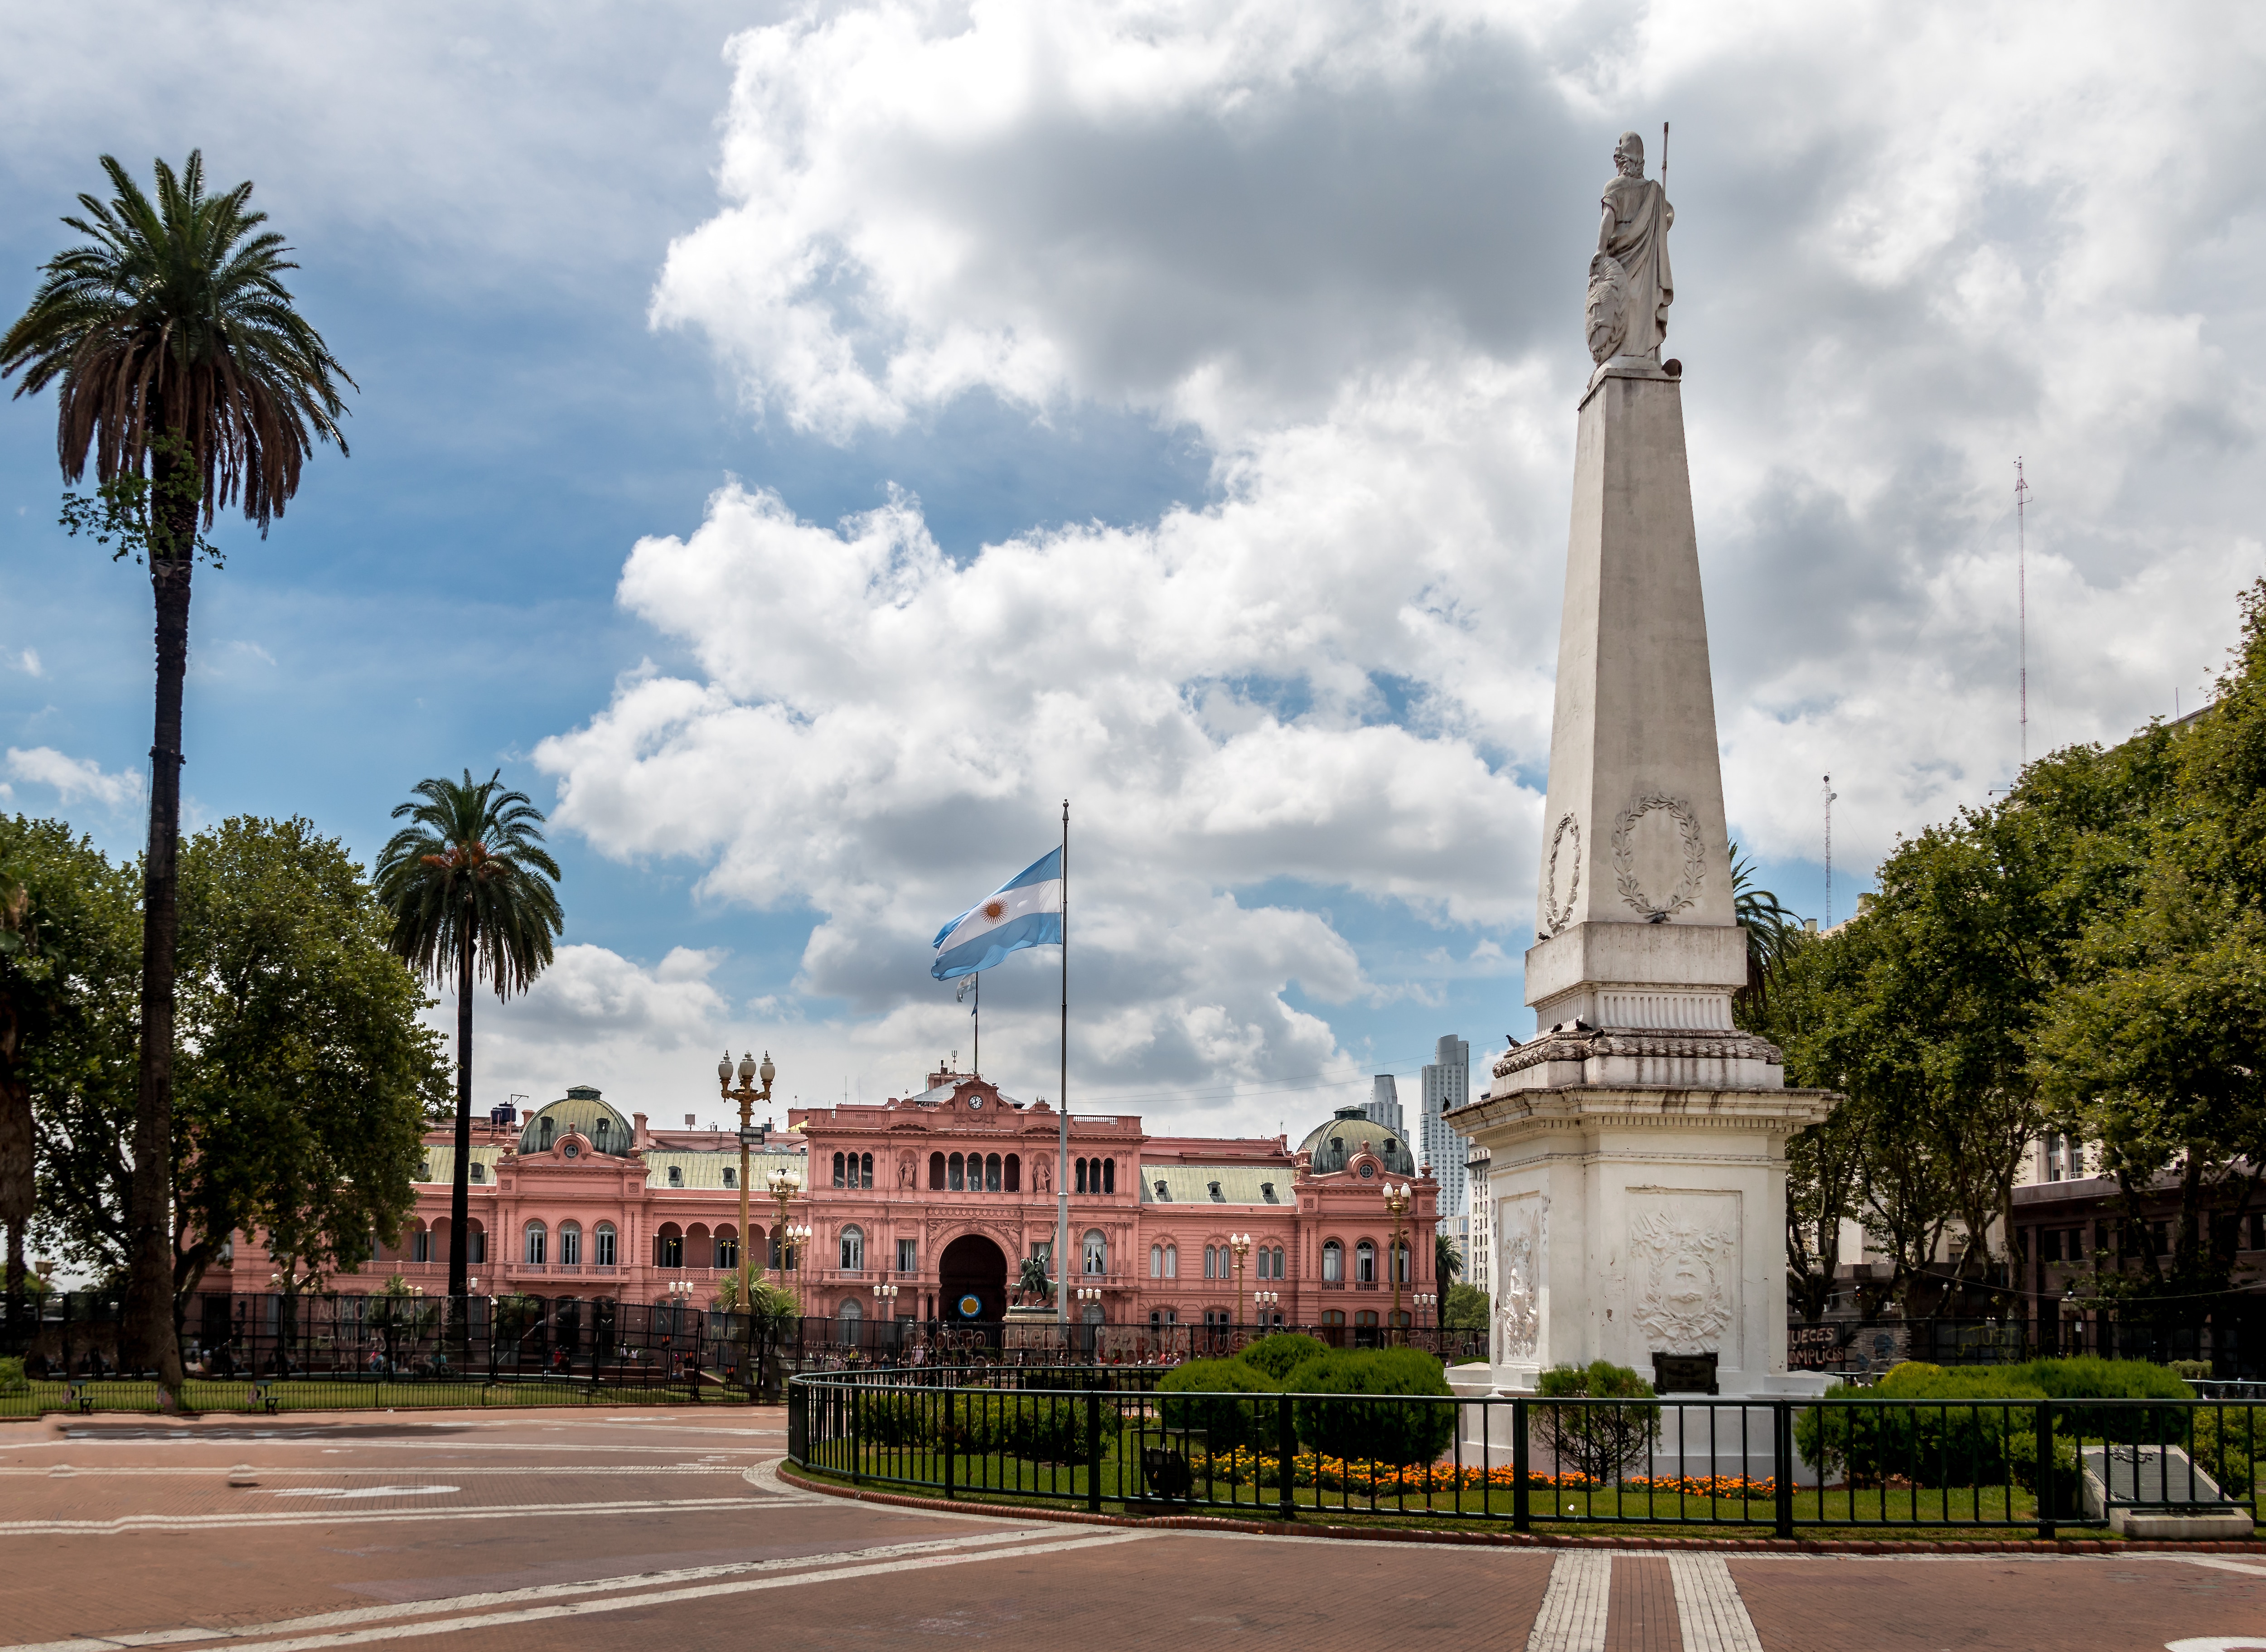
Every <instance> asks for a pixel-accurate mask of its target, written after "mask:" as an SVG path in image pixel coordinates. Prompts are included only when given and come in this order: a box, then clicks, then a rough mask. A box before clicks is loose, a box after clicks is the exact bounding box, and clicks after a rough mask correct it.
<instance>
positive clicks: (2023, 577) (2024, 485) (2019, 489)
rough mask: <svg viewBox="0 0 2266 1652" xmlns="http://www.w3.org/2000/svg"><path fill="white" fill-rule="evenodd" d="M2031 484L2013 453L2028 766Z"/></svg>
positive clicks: (2019, 655)
mask: <svg viewBox="0 0 2266 1652" xmlns="http://www.w3.org/2000/svg"><path fill="white" fill-rule="evenodd" d="M2029 502H2030V485H2029V483H2028V481H2027V480H2026V479H2024V478H2023V476H2022V458H2021V455H2020V454H2016V455H2015V456H2014V650H2015V653H2014V658H2015V667H2016V681H2017V683H2018V685H2019V692H2020V693H2021V719H2022V767H2023V768H2025V769H2027V768H2028V767H2029V766H2030V545H2029V535H2028V506H2029Z"/></svg>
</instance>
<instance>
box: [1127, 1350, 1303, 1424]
mask: <svg viewBox="0 0 2266 1652" xmlns="http://www.w3.org/2000/svg"><path fill="white" fill-rule="evenodd" d="M1269 1340H1270V1341H1273V1340H1275V1339H1272V1338H1270V1339H1269ZM1254 1346H1256V1345H1255V1344H1254ZM1282 1391H1283V1385H1282V1384H1280V1383H1278V1382H1276V1380H1275V1379H1274V1378H1271V1377H1269V1376H1268V1374H1267V1373H1266V1372H1265V1371H1261V1370H1259V1369H1258V1368H1257V1367H1255V1366H1253V1365H1248V1364H1246V1363H1244V1362H1243V1361H1241V1360H1239V1359H1192V1360H1188V1361H1185V1362H1183V1363H1181V1364H1178V1365H1175V1366H1174V1367H1173V1369H1172V1370H1171V1371H1167V1372H1166V1374H1165V1376H1164V1378H1163V1379H1162V1380H1161V1381H1159V1383H1158V1384H1157V1393H1158V1394H1159V1396H1161V1397H1162V1400H1163V1407H1162V1411H1163V1416H1164V1421H1165V1426H1166V1428H1168V1429H1201V1430H1202V1433H1203V1436H1204V1444H1206V1445H1208V1446H1209V1447H1210V1449H1211V1450H1213V1451H1233V1450H1234V1449H1235V1448H1236V1447H1237V1446H1239V1445H1255V1446H1258V1447H1260V1448H1261V1449H1265V1448H1267V1447H1269V1446H1272V1445H1273V1444H1275V1436H1276V1431H1277V1430H1276V1406H1275V1402H1274V1401H1273V1400H1232V1399H1227V1398H1224V1396H1225V1395H1229V1394H1277V1393H1282ZM1176 1394H1194V1395H1201V1396H1205V1397H1203V1398H1197V1399H1188V1400H1179V1399H1174V1398H1173V1396H1174V1395H1176ZM1211 1396H1223V1397H1219V1398H1213V1397H1211Z"/></svg>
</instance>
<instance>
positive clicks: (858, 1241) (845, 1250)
mask: <svg viewBox="0 0 2266 1652" xmlns="http://www.w3.org/2000/svg"><path fill="white" fill-rule="evenodd" d="M865 1265H866V1234H865V1231H864V1230H863V1229H861V1228H856V1227H845V1228H844V1229H843V1230H842V1268H843V1271H844V1272H845V1273H855V1272H857V1271H858V1270H859V1268H863V1267H864V1266H865Z"/></svg>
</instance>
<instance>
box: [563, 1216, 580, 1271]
mask: <svg viewBox="0 0 2266 1652" xmlns="http://www.w3.org/2000/svg"><path fill="white" fill-rule="evenodd" d="M559 1262H560V1263H561V1265H563V1266H565V1267H567V1268H580V1267H581V1265H582V1224H581V1223H579V1222H561V1223H560V1224H559Z"/></svg>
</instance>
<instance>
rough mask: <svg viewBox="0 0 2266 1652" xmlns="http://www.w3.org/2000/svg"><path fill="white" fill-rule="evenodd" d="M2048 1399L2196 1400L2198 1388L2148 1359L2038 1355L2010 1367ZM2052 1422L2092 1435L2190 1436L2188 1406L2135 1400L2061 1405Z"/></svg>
mask: <svg viewBox="0 0 2266 1652" xmlns="http://www.w3.org/2000/svg"><path fill="white" fill-rule="evenodd" d="M2008 1369H2009V1370H2010V1371H2012V1372H2013V1374H2014V1376H2015V1377H2016V1378H2018V1379H2019V1380H2021V1381H2023V1382H2027V1383H2032V1384H2035V1385H2036V1386H2037V1387H2039V1388H2040V1389H2042V1390H2043V1391H2044V1393H2045V1395H2046V1397H2047V1398H2048V1399H2050V1400H2193V1399H2194V1398H2195V1397H2196V1393H2195V1390H2194V1389H2192V1388H2190V1387H2189V1386H2188V1385H2187V1384H2186V1383H2185V1382H2183V1381H2182V1380H2181V1379H2180V1378H2178V1377H2177V1376H2175V1375H2174V1374H2173V1373H2172V1372H2171V1371H2167V1370H2166V1369H2165V1368H2164V1367H2163V1366H2161V1365H2156V1364H2152V1363H2149V1362H2148V1361H2146V1360H2145V1359H2101V1358H2097V1357H2095V1356H2093V1355H2090V1354H2088V1355H2084V1356H2080V1357H2079V1358H2076V1359H2034V1360H2032V1361H2031V1362H2030V1363H2028V1364H2027V1365H2015V1366H2011V1367H2009V1368H2008ZM2054 1427H2055V1429H2058V1430H2060V1429H2065V1430H2067V1431H2068V1432H2070V1433H2072V1434H2082V1435H2084V1436H2087V1438H2090V1439H2096V1440H2097V1439H2110V1440H2116V1441H2121V1442H2126V1443H2129V1442H2131V1441H2135V1440H2145V1441H2147V1442H2149V1443H2151V1444H2161V1443H2174V1444H2176V1443H2177V1442H2179V1441H2181V1440H2183V1439H2185V1438H2186V1437H2187V1430H2188V1412H2187V1407H2184V1406H2176V1407H2175V1406H2161V1407H2159V1406H2135V1407H2131V1409H2129V1410H2126V1409H2118V1410H2115V1411H2109V1410H2102V1411H2080V1410H2079V1409H2078V1408H2077V1407H2073V1406H2072V1407H2056V1409H2055V1412H2054Z"/></svg>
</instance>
